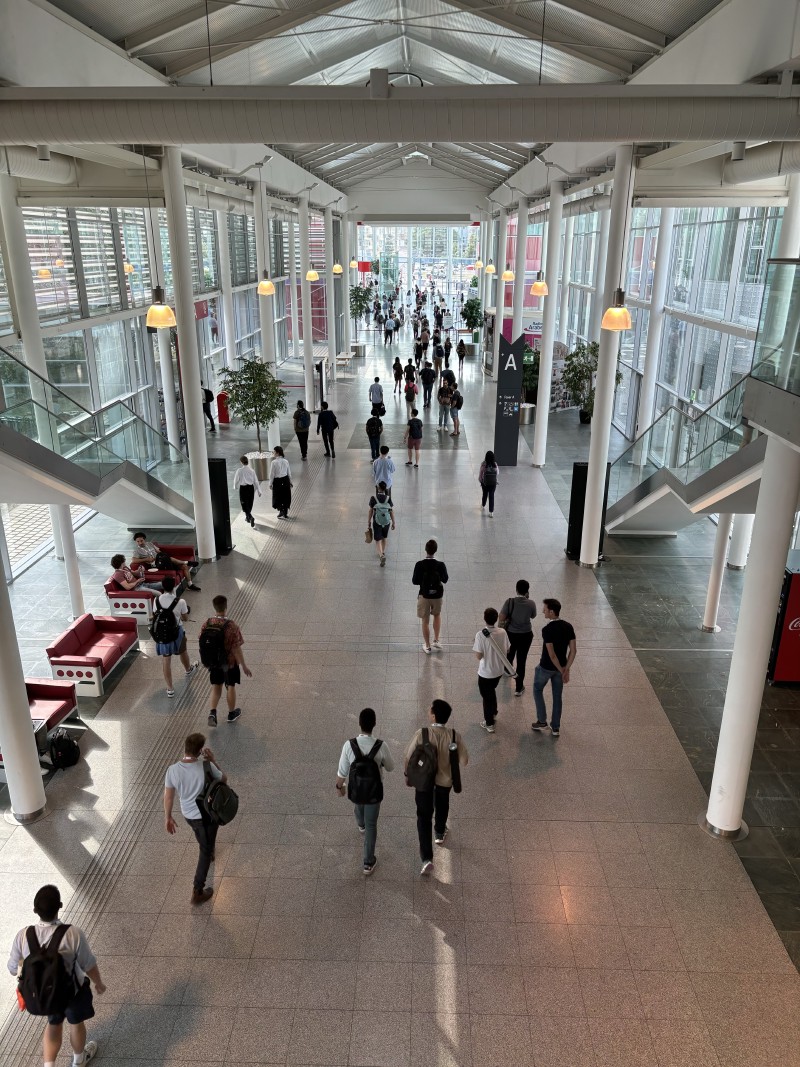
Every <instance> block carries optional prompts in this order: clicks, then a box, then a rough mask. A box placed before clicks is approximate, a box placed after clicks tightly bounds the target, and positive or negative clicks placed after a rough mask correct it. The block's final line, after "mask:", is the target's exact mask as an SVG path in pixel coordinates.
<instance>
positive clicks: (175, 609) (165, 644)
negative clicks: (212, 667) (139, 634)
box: [150, 574, 199, 697]
mask: <svg viewBox="0 0 800 1067" xmlns="http://www.w3.org/2000/svg"><path fill="white" fill-rule="evenodd" d="M161 585H162V588H163V590H164V592H163V593H161V595H160V596H157V597H156V598H155V601H154V603H153V607H154V609H155V610H154V612H153V621H152V622H151V623H150V636H151V637H152V638H153V640H154V641H155V643H156V653H157V654H158V655H159V656H161V668H162V670H163V672H164V681H165V682H166V685H167V696H168V697H174V696H175V687H174V686H173V684H172V657H173V656H178V657H179V658H180V661H181V664H182V665H183V669H184V671H186V677H187V678H191V676H192V675H193V674H194V672H195V671H196V670H197V668H198V666H199V664H197V663H192V662H191V661H190V660H189V653H188V652H187V650H186V632H185V630H184V628H183V624H184V623H185V622H186V620H187V619H188V618H189V608H188V606H187V604H186V601H185V600H182V599H181V598H180V597H177V596H175V579H174V578H173V577H172V575H171V574H168V575H167V576H166V578H164V580H163V581H162V583H161Z"/></svg>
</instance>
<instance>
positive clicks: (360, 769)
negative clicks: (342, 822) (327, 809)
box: [336, 708, 394, 875]
mask: <svg viewBox="0 0 800 1067" xmlns="http://www.w3.org/2000/svg"><path fill="white" fill-rule="evenodd" d="M377 721H378V717H377V715H376V714H375V711H374V709H373V708H364V709H363V710H362V711H361V712H359V716H358V726H359V729H360V731H361V733H360V734H359V735H358V737H353V738H351V739H350V740H349V741H345V743H344V745H343V746H342V754H341V756H340V757H339V768H338V770H337V772H336V792H337V793H338V794H339V796H340V797H344V796H346V797H348V798H349V799H350V800H351V801H352V803H353V814H354V815H355V817H356V824H357V826H358V829H359V832H360V833H362V834H363V835H364V854H363V864H364V874H365V875H370V874H372V872H373V871H374V870H375V865H376V864H377V862H378V857H377V856H376V855H375V842H376V841H377V839H378V816H379V815H380V811H381V801H382V800H383V772H384V771H393V770H394V760H393V759H392V757H391V754H390V752H389V749H388V746H387V745H386V742H385V741H381V739H380V738H378V739H377V740H376V739H375V738H374V737H373V736H372V732H373V730H374V729H375V724H376V723H377Z"/></svg>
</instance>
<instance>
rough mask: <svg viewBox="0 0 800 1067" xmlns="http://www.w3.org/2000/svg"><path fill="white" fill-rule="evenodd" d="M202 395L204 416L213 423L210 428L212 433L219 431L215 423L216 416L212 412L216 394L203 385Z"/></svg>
mask: <svg viewBox="0 0 800 1067" xmlns="http://www.w3.org/2000/svg"><path fill="white" fill-rule="evenodd" d="M202 396H203V417H204V418H206V419H208V421H209V422H210V423H211V426H210V427H209V428H210V430H211V433H216V432H217V427H216V426H215V424H214V416H213V415H212V414H211V405H212V403H213V402H214V394H213V393H212V392H211V390H210V389H208V388H206V386H205V385H202Z"/></svg>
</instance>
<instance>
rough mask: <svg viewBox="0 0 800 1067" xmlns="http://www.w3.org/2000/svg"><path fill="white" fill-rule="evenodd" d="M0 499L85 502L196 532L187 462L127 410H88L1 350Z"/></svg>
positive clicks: (128, 518)
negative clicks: (0, 497) (192, 529)
mask: <svg viewBox="0 0 800 1067" xmlns="http://www.w3.org/2000/svg"><path fill="white" fill-rule="evenodd" d="M0 486H1V487H2V488H0V495H2V499H3V500H4V501H5V502H7V503H21V504H83V505H85V506H87V507H91V508H94V509H95V510H96V511H99V512H102V513H103V514H104V515H110V516H111V517H112V518H115V519H117V520H119V521H120V522H122V523H125V525H127V526H143V527H145V528H147V529H158V528H170V529H175V528H181V527H186V528H190V529H191V528H193V527H194V508H193V507H192V500H191V478H190V474H189V461H188V459H187V458H186V456H185V455H184V453H183V452H181V451H180V450H178V449H176V448H173V447H172V445H170V444H169V443H168V442H167V441H166V440H165V438H164V437H163V436H162V435H161V433H159V431H158V430H157V429H155V427H153V426H151V425H150V424H149V423H147V422H145V421H144V419H142V418H140V417H139V416H138V415H137V414H136V412H135V411H133V409H132V408H131V407H129V406H128V404H126V403H124V402H123V401H115V402H114V403H111V404H108V405H106V406H105V407H104V408H101V409H100V410H99V411H96V412H91V411H89V410H87V409H86V408H84V407H82V406H81V405H80V404H78V403H76V401H74V400H73V399H72V398H71V397H70V396H69V395H68V394H67V393H66V392H64V391H63V390H62V389H59V388H58V386H56V385H53V384H52V383H50V382H48V381H46V380H45V379H44V378H42V377H41V376H40V375H38V374H36V372H35V371H33V370H31V369H30V367H28V366H27V365H26V364H25V363H23V362H22V361H21V360H19V359H17V358H16V357H15V356H14V355H12V354H11V353H10V352H8V351H7V350H6V349H3V348H0Z"/></svg>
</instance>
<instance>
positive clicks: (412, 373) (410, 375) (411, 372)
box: [403, 363, 417, 382]
mask: <svg viewBox="0 0 800 1067" xmlns="http://www.w3.org/2000/svg"><path fill="white" fill-rule="evenodd" d="M403 374H405V376H406V381H407V382H413V381H416V377H417V368H416V367H415V366H413V364H411V363H406V365H405V367H403Z"/></svg>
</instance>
